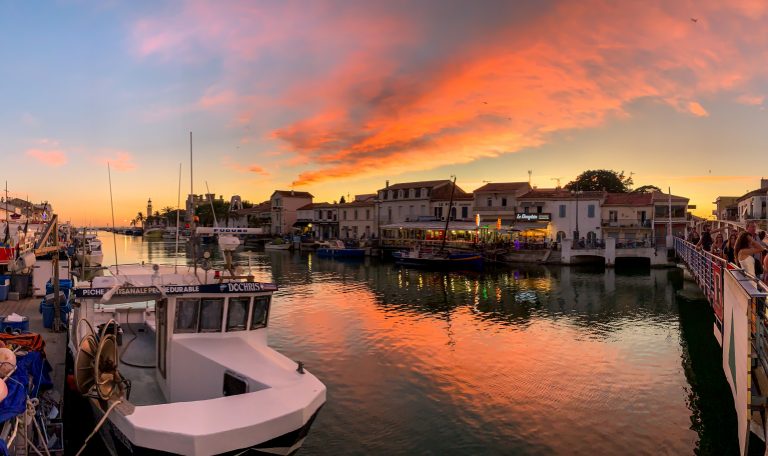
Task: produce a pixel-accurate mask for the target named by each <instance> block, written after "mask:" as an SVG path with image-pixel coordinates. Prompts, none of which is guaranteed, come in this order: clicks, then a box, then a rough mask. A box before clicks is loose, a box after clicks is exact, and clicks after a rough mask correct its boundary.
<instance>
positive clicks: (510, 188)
mask: <svg viewBox="0 0 768 456" xmlns="http://www.w3.org/2000/svg"><path fill="white" fill-rule="evenodd" d="M531 190H532V188H531V185H530V184H529V183H528V182H492V183H489V184H485V185H483V186H482V187H480V188H478V189H477V190H475V191H474V192H473V195H474V198H473V203H474V207H473V211H474V213H475V214H477V215H479V220H478V221H479V222H480V225H493V224H495V223H497V222H498V220H499V219H500V220H501V225H502V226H510V225H512V224H513V223H514V222H515V212H517V200H518V198H520V197H521V196H523V195H524V194H526V193H528V192H530V191H531Z"/></svg>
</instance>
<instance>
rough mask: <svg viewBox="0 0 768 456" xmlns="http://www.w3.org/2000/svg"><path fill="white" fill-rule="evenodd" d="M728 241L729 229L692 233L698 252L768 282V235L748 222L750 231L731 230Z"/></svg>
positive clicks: (708, 228) (693, 231)
mask: <svg viewBox="0 0 768 456" xmlns="http://www.w3.org/2000/svg"><path fill="white" fill-rule="evenodd" d="M727 230H728V239H727V240H726V239H725V238H724V237H723V233H725V232H726V228H717V229H712V230H711V229H710V227H709V226H708V225H704V226H703V227H702V232H701V234H699V233H698V232H697V231H696V229H695V228H694V229H693V230H691V231H690V233H688V242H690V243H692V244H695V245H696V248H697V249H701V250H704V251H707V252H709V253H711V254H713V255H716V256H718V257H720V258H723V259H724V260H727V261H728V262H729V263H734V264H737V265H738V266H739V267H741V268H742V269H744V270H745V271H747V272H748V273H750V274H752V275H753V276H755V277H758V278H760V279H762V280H763V281H766V279H768V273H767V272H768V254H767V252H768V243H766V242H764V241H765V236H766V233H765V231H760V232H757V224H756V223H755V222H747V225H746V230H738V231H736V230H734V229H733V228H727Z"/></svg>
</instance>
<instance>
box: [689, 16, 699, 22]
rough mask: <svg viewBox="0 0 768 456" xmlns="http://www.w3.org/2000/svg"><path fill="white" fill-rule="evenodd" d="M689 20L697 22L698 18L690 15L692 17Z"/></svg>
mask: <svg viewBox="0 0 768 456" xmlns="http://www.w3.org/2000/svg"><path fill="white" fill-rule="evenodd" d="M691 22H699V20H698V19H696V18H695V17H692V18H691Z"/></svg>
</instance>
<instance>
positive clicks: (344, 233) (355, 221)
mask: <svg viewBox="0 0 768 456" xmlns="http://www.w3.org/2000/svg"><path fill="white" fill-rule="evenodd" d="M377 232H378V225H377V224H376V195H375V194H369V195H356V196H355V200H354V201H351V202H349V203H344V204H339V237H340V238H341V239H370V238H371V236H373V235H374V234H376V233H377Z"/></svg>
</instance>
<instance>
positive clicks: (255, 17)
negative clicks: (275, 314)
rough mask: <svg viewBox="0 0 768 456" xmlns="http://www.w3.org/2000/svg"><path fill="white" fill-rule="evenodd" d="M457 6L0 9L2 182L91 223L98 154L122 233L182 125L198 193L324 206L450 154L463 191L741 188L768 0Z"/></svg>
mask: <svg viewBox="0 0 768 456" xmlns="http://www.w3.org/2000/svg"><path fill="white" fill-rule="evenodd" d="M468 5H469V4H467V3H466V2H461V1H453V0H451V1H447V2H446V1H435V0H425V1H421V2H416V3H413V2H410V3H408V4H407V5H404V4H403V3H402V2H400V1H395V2H357V3H355V2H352V3H350V2H341V3H339V2H334V1H330V2H311V4H307V2H275V1H264V2H255V3H254V2H245V1H232V2H226V3H224V4H219V3H216V4H214V3H207V2H197V1H179V2H166V3H158V2H129V3H117V2H108V3H103V2H100V3H89V2H53V3H50V4H47V5H46V7H45V8H39V7H38V5H35V4H33V3H31V2H15V3H7V4H3V5H2V6H0V59H2V61H3V62H5V63H6V65H4V66H3V71H2V72H0V94H2V100H3V110H2V111H1V112H0V135H1V136H2V137H3V138H4V151H3V155H2V158H3V160H4V166H5V167H7V168H9V169H13V170H14V173H13V175H9V176H6V177H8V178H9V179H10V182H9V185H10V188H11V193H12V194H13V195H14V196H25V195H26V194H27V193H29V196H30V198H32V199H33V200H36V201H37V200H42V199H50V200H51V201H52V203H53V204H54V207H56V208H57V210H58V211H59V212H60V213H61V214H62V215H63V216H64V217H65V218H67V219H72V220H73V221H75V222H77V223H86V224H91V223H94V224H103V223H106V221H107V220H108V217H109V201H108V198H107V196H108V195H107V176H106V173H105V172H104V171H105V170H104V169H103V167H104V163H105V162H106V161H107V160H108V161H110V162H111V163H112V170H113V176H112V177H113V185H114V190H115V203H116V206H117V207H116V213H117V224H118V225H127V223H128V221H129V220H130V219H131V218H133V217H134V216H135V214H136V212H138V211H139V210H142V211H143V210H144V208H145V206H144V204H145V201H146V199H147V198H148V197H152V198H153V201H154V202H155V206H156V209H162V208H163V207H165V206H175V204H176V192H177V184H176V182H177V180H176V173H177V170H178V164H179V162H184V175H185V178H184V180H183V181H184V189H183V190H184V192H186V191H187V178H186V176H188V168H187V163H186V162H187V156H188V144H187V134H188V132H189V131H194V132H195V138H196V139H195V151H196V157H197V158H196V163H197V165H196V166H197V169H198V173H197V174H196V181H195V187H196V188H197V191H198V192H202V189H203V188H204V183H205V181H208V182H210V185H211V190H212V191H214V192H215V193H217V194H224V195H230V194H233V193H237V194H241V195H242V196H243V197H244V198H246V199H249V200H254V201H261V200H264V199H266V198H267V196H268V195H269V194H270V193H271V191H272V190H273V189H275V188H278V187H280V188H288V187H289V186H290V185H291V184H292V183H294V182H295V183H296V184H297V185H298V186H300V185H308V186H307V187H306V188H307V189H309V190H310V191H311V192H312V193H314V194H315V195H316V196H317V197H318V199H319V200H328V201H331V200H334V199H338V198H339V197H340V196H341V194H345V195H346V194H347V193H351V194H355V193H367V192H370V191H373V190H375V189H378V188H381V187H382V186H383V183H384V181H385V180H386V179H390V180H393V181H409V180H422V179H434V178H447V177H448V176H449V175H450V174H452V173H456V171H457V170H456V168H457V167H461V173H460V176H459V183H460V184H461V185H462V186H463V188H464V189H465V190H472V189H474V188H476V187H478V186H480V185H482V181H484V180H490V181H496V182H499V181H509V180H516V181H521V180H526V179H527V177H528V176H527V173H526V171H527V170H533V182H534V184H536V185H539V186H540V187H546V186H551V185H552V184H553V183H554V181H553V179H555V178H562V179H563V180H565V181H567V180H570V179H572V178H573V177H575V175H576V174H578V173H579V172H581V171H583V170H585V169H590V168H605V167H607V168H613V169H616V170H624V171H625V172H627V173H630V172H632V173H634V179H635V181H636V182H637V184H638V185H642V184H655V185H658V186H660V187H662V188H664V189H666V188H667V187H669V186H671V187H672V190H673V192H674V193H676V194H683V195H687V196H690V197H692V198H693V201H692V203H695V204H698V209H697V212H698V213H699V214H700V215H702V214H703V215H708V214H709V209H710V208H711V205H710V202H711V201H713V199H714V197H715V196H716V194H733V195H739V194H742V193H744V191H745V190H747V189H751V188H754V187H755V186H756V185H757V182H758V181H757V178H758V177H759V176H758V175H757V174H755V172H754V171H750V170H747V169H745V168H744V167H743V166H742V165H741V161H739V160H722V158H723V154H724V153H728V154H734V155H735V156H738V157H741V158H742V159H743V162H745V163H752V162H756V161H757V160H759V159H760V153H761V151H763V150H765V149H766V146H767V145H768V144H766V139H767V137H766V136H765V133H762V132H763V131H764V129H763V128H761V127H762V125H763V124H764V123H765V122H764V120H765V119H764V116H765V111H764V110H763V105H764V98H765V87H766V70H765V67H764V65H763V64H762V60H761V59H759V58H755V56H759V55H763V54H764V53H765V51H766V48H767V47H768V38H767V37H764V36H763V35H762V34H760V33H745V31H747V32H748V31H753V30H760V29H761V27H762V25H763V24H764V22H765V18H766V17H765V16H766V9H767V8H768V7H767V6H766V5H764V4H762V3H760V2H735V3H734V2H730V3H729V4H728V5H721V4H719V3H712V4H697V5H696V6H695V8H691V5H687V4H684V3H679V4H678V3H670V2H658V1H656V2H650V3H649V2H643V3H642V4H640V3H638V4H625V3H621V4H613V3H610V2H600V1H595V0H588V1H586V2H564V1H557V0H552V1H546V2H522V3H521V2H502V1H490V2H483V4H482V6H481V7H477V5H471V6H468ZM691 15H695V16H696V18H697V21H696V22H694V21H691V20H690V17H691ZM669 157H675V158H676V160H677V163H683V164H685V166H669V163H668V160H669ZM425 158H428V159H425ZM510 170H512V171H510ZM63 175H72V176H77V177H78V178H77V179H72V180H71V182H68V185H67V186H64V187H62V186H61V185H60V178H61V176H63ZM29 182H35V185H34V186H32V187H30V185H29Z"/></svg>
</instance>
